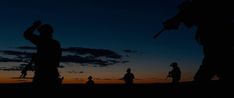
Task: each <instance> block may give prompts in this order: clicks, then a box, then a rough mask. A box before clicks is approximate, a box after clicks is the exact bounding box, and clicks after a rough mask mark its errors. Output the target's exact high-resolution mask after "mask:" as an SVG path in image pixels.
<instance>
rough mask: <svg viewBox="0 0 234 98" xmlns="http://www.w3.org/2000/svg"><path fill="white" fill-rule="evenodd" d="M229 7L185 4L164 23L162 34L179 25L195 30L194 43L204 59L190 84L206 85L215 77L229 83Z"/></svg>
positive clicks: (232, 51)
mask: <svg viewBox="0 0 234 98" xmlns="http://www.w3.org/2000/svg"><path fill="white" fill-rule="evenodd" d="M233 5H234V4H233V3H232V1H230V0H224V1H220V0H216V1H214V0H212V1H210V0H185V1H184V2H183V3H182V4H181V5H179V12H178V13H177V15H175V16H174V17H172V18H171V19H169V20H167V21H166V22H164V29H163V30H173V29H178V28H179V25H180V24H181V23H183V24H184V25H185V26H187V27H189V28H190V27H192V26H196V27H197V32H196V40H197V41H198V42H199V44H201V45H202V46H203V53H204V58H203V61H202V64H201V66H200V68H199V69H198V71H197V73H196V75H195V76H194V81H198V82H206V81H210V80H211V79H212V78H213V77H214V76H215V75H217V76H218V77H219V79H220V80H224V81H231V80H232V78H231V77H233V73H232V65H233V58H234V48H233V47H234V36H233V34H232V33H233V32H234V24H233V19H234V14H233V8H234V6H233ZM163 30H162V31H163ZM160 33H161V32H160ZM160 33H159V34H160ZM157 36H158V34H157V35H155V37H157Z"/></svg>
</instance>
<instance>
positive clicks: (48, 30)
mask: <svg viewBox="0 0 234 98" xmlns="http://www.w3.org/2000/svg"><path fill="white" fill-rule="evenodd" d="M37 30H38V32H39V33H40V36H41V37H46V38H51V37H52V34H53V27H52V26H51V25H49V24H43V25H41V26H39V27H38V28H37Z"/></svg>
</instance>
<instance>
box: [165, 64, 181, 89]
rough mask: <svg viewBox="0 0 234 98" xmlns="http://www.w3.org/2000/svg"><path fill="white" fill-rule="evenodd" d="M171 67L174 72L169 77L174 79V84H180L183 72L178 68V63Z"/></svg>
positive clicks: (169, 73)
mask: <svg viewBox="0 0 234 98" xmlns="http://www.w3.org/2000/svg"><path fill="white" fill-rule="evenodd" d="M170 66H171V67H172V70H171V71H169V72H168V76H167V77H171V78H172V83H173V84H177V83H179V81H180V79H181V70H180V68H179V67H178V63H177V62H173V63H171V64H170Z"/></svg>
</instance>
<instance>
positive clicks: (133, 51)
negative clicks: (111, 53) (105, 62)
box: [123, 49, 138, 53]
mask: <svg viewBox="0 0 234 98" xmlns="http://www.w3.org/2000/svg"><path fill="white" fill-rule="evenodd" d="M123 51H124V52H126V53H137V52H138V51H136V50H131V49H125V50H123Z"/></svg>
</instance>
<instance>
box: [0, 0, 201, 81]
mask: <svg viewBox="0 0 234 98" xmlns="http://www.w3.org/2000/svg"><path fill="white" fill-rule="evenodd" d="M181 1H182V0H37V1H34V0H4V1H3V0H2V1H0V12H1V16H0V21H1V23H0V32H1V33H0V49H12V48H14V47H18V46H33V45H32V44H31V43H30V42H28V41H27V40H25V39H24V38H23V36H22V33H23V32H24V30H25V29H26V28H27V27H29V26H30V25H31V24H32V23H33V22H34V21H35V20H41V21H42V23H49V24H51V25H52V26H53V27H54V30H55V33H54V37H55V39H57V40H59V41H60V42H61V45H62V47H86V48H97V49H109V50H113V51H115V52H117V53H120V54H124V53H123V52H122V50H124V49H130V50H134V51H137V52H136V53H132V54H128V55H129V56H130V57H129V60H130V62H129V63H126V64H124V66H122V65H121V64H116V65H113V66H109V67H108V68H107V69H103V68H96V69H94V71H93V72H88V71H87V70H88V69H82V68H80V67H77V70H78V71H79V70H80V69H82V70H85V72H87V75H88V74H94V73H97V70H104V71H106V72H107V74H108V71H109V72H117V73H119V74H123V73H124V72H125V69H126V68H127V67H131V68H132V70H133V71H135V73H136V74H137V75H138V76H139V78H140V79H143V80H144V79H145V80H147V79H149V78H157V79H159V80H160V79H161V78H162V77H164V76H166V74H167V72H168V70H169V64H170V63H171V62H174V61H177V62H178V63H179V65H180V66H181V69H182V72H184V73H183V74H184V76H185V77H183V78H182V79H184V80H191V79H192V76H193V75H194V73H195V72H196V70H197V68H198V67H199V65H200V62H201V59H202V52H201V47H200V46H199V45H198V44H197V43H196V42H195V39H194V33H195V28H192V29H188V28H186V27H184V26H183V25H181V27H180V29H179V30H178V31H166V32H164V33H163V34H162V35H161V36H160V37H159V38H158V39H156V40H155V39H152V36H153V35H154V32H157V31H159V30H160V29H162V25H161V23H162V22H163V21H165V20H167V19H169V18H170V17H172V16H173V15H175V14H176V13H177V6H178V4H179V3H180V2H181ZM67 70H69V68H68V69H67ZM77 70H76V71H77ZM95 70H96V71H95ZM119 74H117V75H116V74H114V75H113V76H111V77H112V78H116V77H120V76H118V75H119ZM151 82H152V81H151ZM156 82H157V81H156Z"/></svg>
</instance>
